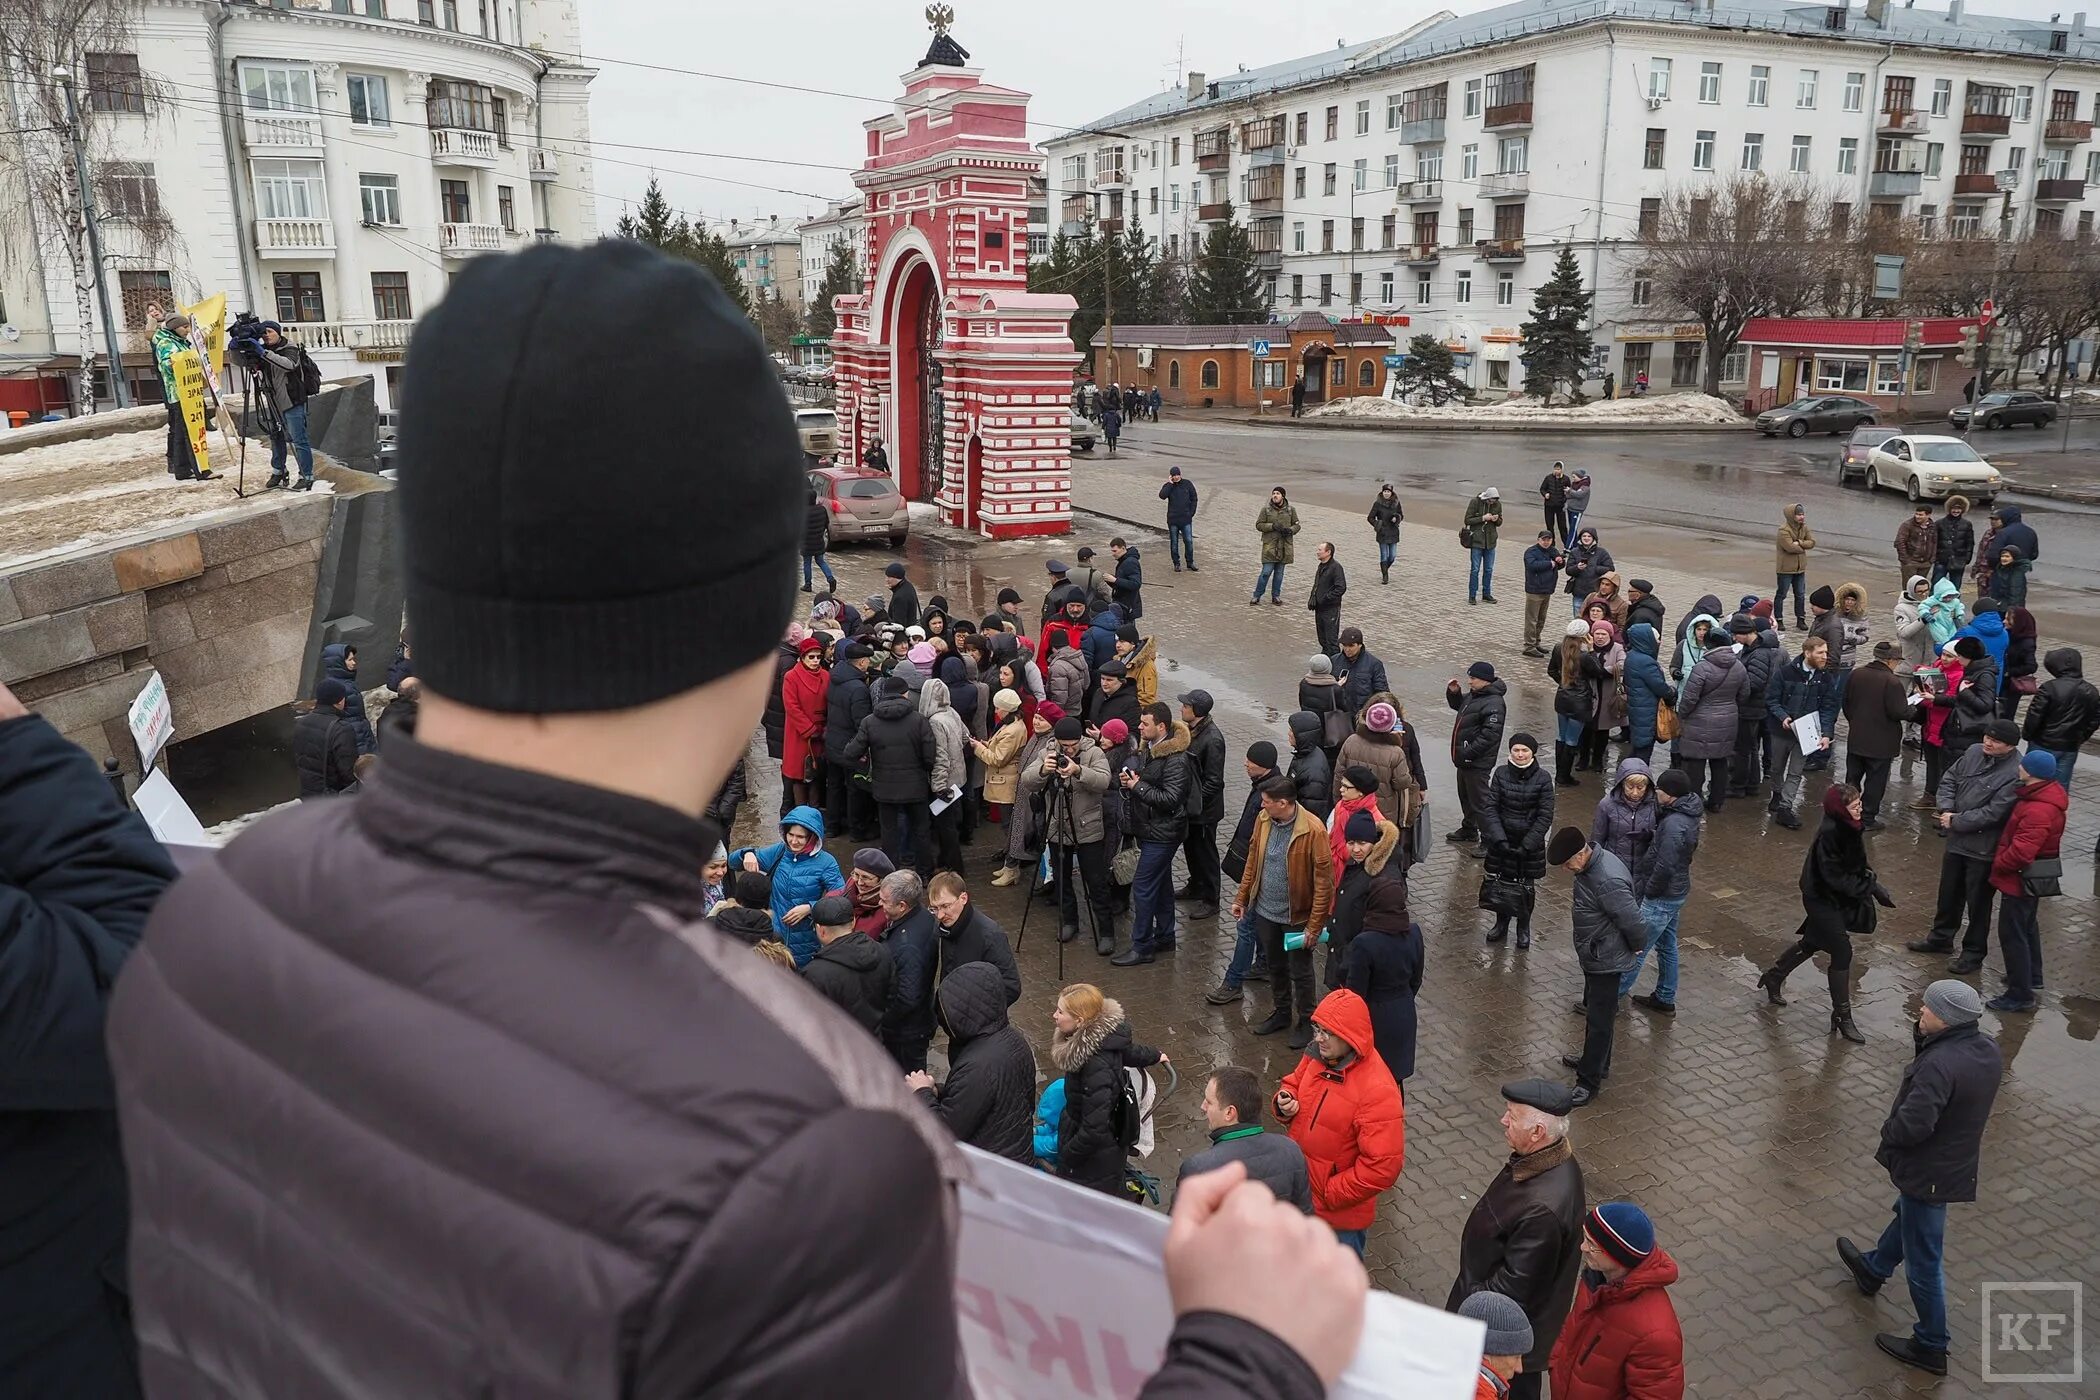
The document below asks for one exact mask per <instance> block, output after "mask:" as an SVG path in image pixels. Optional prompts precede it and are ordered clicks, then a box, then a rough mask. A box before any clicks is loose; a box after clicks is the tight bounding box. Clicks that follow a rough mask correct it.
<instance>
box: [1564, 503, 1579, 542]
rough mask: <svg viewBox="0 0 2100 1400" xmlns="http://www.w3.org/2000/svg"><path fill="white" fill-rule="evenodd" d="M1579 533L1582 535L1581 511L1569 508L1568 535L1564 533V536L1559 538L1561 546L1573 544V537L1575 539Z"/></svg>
mask: <svg viewBox="0 0 2100 1400" xmlns="http://www.w3.org/2000/svg"><path fill="white" fill-rule="evenodd" d="M1581 533H1582V512H1581V511H1579V510H1577V509H1575V507H1573V506H1569V507H1568V533H1566V534H1565V535H1562V536H1561V537H1560V541H1561V543H1562V544H1573V543H1575V537H1576V536H1577V535H1579V534H1581Z"/></svg>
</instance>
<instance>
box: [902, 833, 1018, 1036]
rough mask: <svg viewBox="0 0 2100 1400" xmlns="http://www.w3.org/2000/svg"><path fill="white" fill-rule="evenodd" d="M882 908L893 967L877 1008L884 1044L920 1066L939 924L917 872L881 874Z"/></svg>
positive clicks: (928, 1032)
mask: <svg viewBox="0 0 2100 1400" xmlns="http://www.w3.org/2000/svg"><path fill="white" fill-rule="evenodd" d="M882 912H883V915H884V916H885V917H886V918H887V919H888V920H889V928H888V929H887V930H885V931H884V933H883V935H882V946H883V947H885V948H887V949H889V950H890V964H891V966H893V967H895V968H896V970H897V980H896V981H895V982H894V983H892V984H891V985H890V1004H889V1007H888V1009H886V1010H885V1011H884V1012H883V1013H882V1030H881V1036H882V1044H883V1048H884V1049H886V1050H888V1051H889V1052H890V1055H891V1057H892V1058H894V1059H895V1060H896V1061H897V1063H898V1065H899V1066H900V1067H902V1068H903V1069H905V1070H906V1071H910V1070H915V1069H924V1068H926V1047H927V1046H928V1045H929V1044H931V1043H932V1041H933V1031H934V1021H933V984H934V977H935V974H936V973H937V972H938V971H939V970H940V961H941V928H940V925H939V924H937V923H935V922H934V918H933V911H932V910H931V909H928V908H927V907H926V885H925V882H924V881H922V880H920V879H919V874H918V872H917V871H915V870H898V871H893V872H892V873H890V874H888V875H885V876H883V877H882ZM1017 983H1018V979H1017Z"/></svg>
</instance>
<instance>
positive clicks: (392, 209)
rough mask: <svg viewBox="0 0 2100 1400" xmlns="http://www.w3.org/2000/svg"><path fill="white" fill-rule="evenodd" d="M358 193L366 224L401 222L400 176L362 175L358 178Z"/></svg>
mask: <svg viewBox="0 0 2100 1400" xmlns="http://www.w3.org/2000/svg"><path fill="white" fill-rule="evenodd" d="M357 193H358V201H359V203H360V204H361V205H362V206H363V208H364V214H365V222H366V223H368V224H399V223H400V222H401V180H400V178H399V177H398V176H394V175H370V174H367V175H360V176H358V177H357Z"/></svg>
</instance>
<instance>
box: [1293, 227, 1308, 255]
mask: <svg viewBox="0 0 2100 1400" xmlns="http://www.w3.org/2000/svg"><path fill="white" fill-rule="evenodd" d="M1291 251H1292V252H1294V253H1302V252H1304V251H1305V224H1304V222H1303V221H1302V220H1298V221H1294V222H1293V223H1292V224H1291Z"/></svg>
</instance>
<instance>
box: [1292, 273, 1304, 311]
mask: <svg viewBox="0 0 2100 1400" xmlns="http://www.w3.org/2000/svg"><path fill="white" fill-rule="evenodd" d="M1291 305H1293V306H1303V305H1305V278H1304V276H1303V275H1302V274H1300V273H1295V272H1294V273H1292V274H1291Z"/></svg>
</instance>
